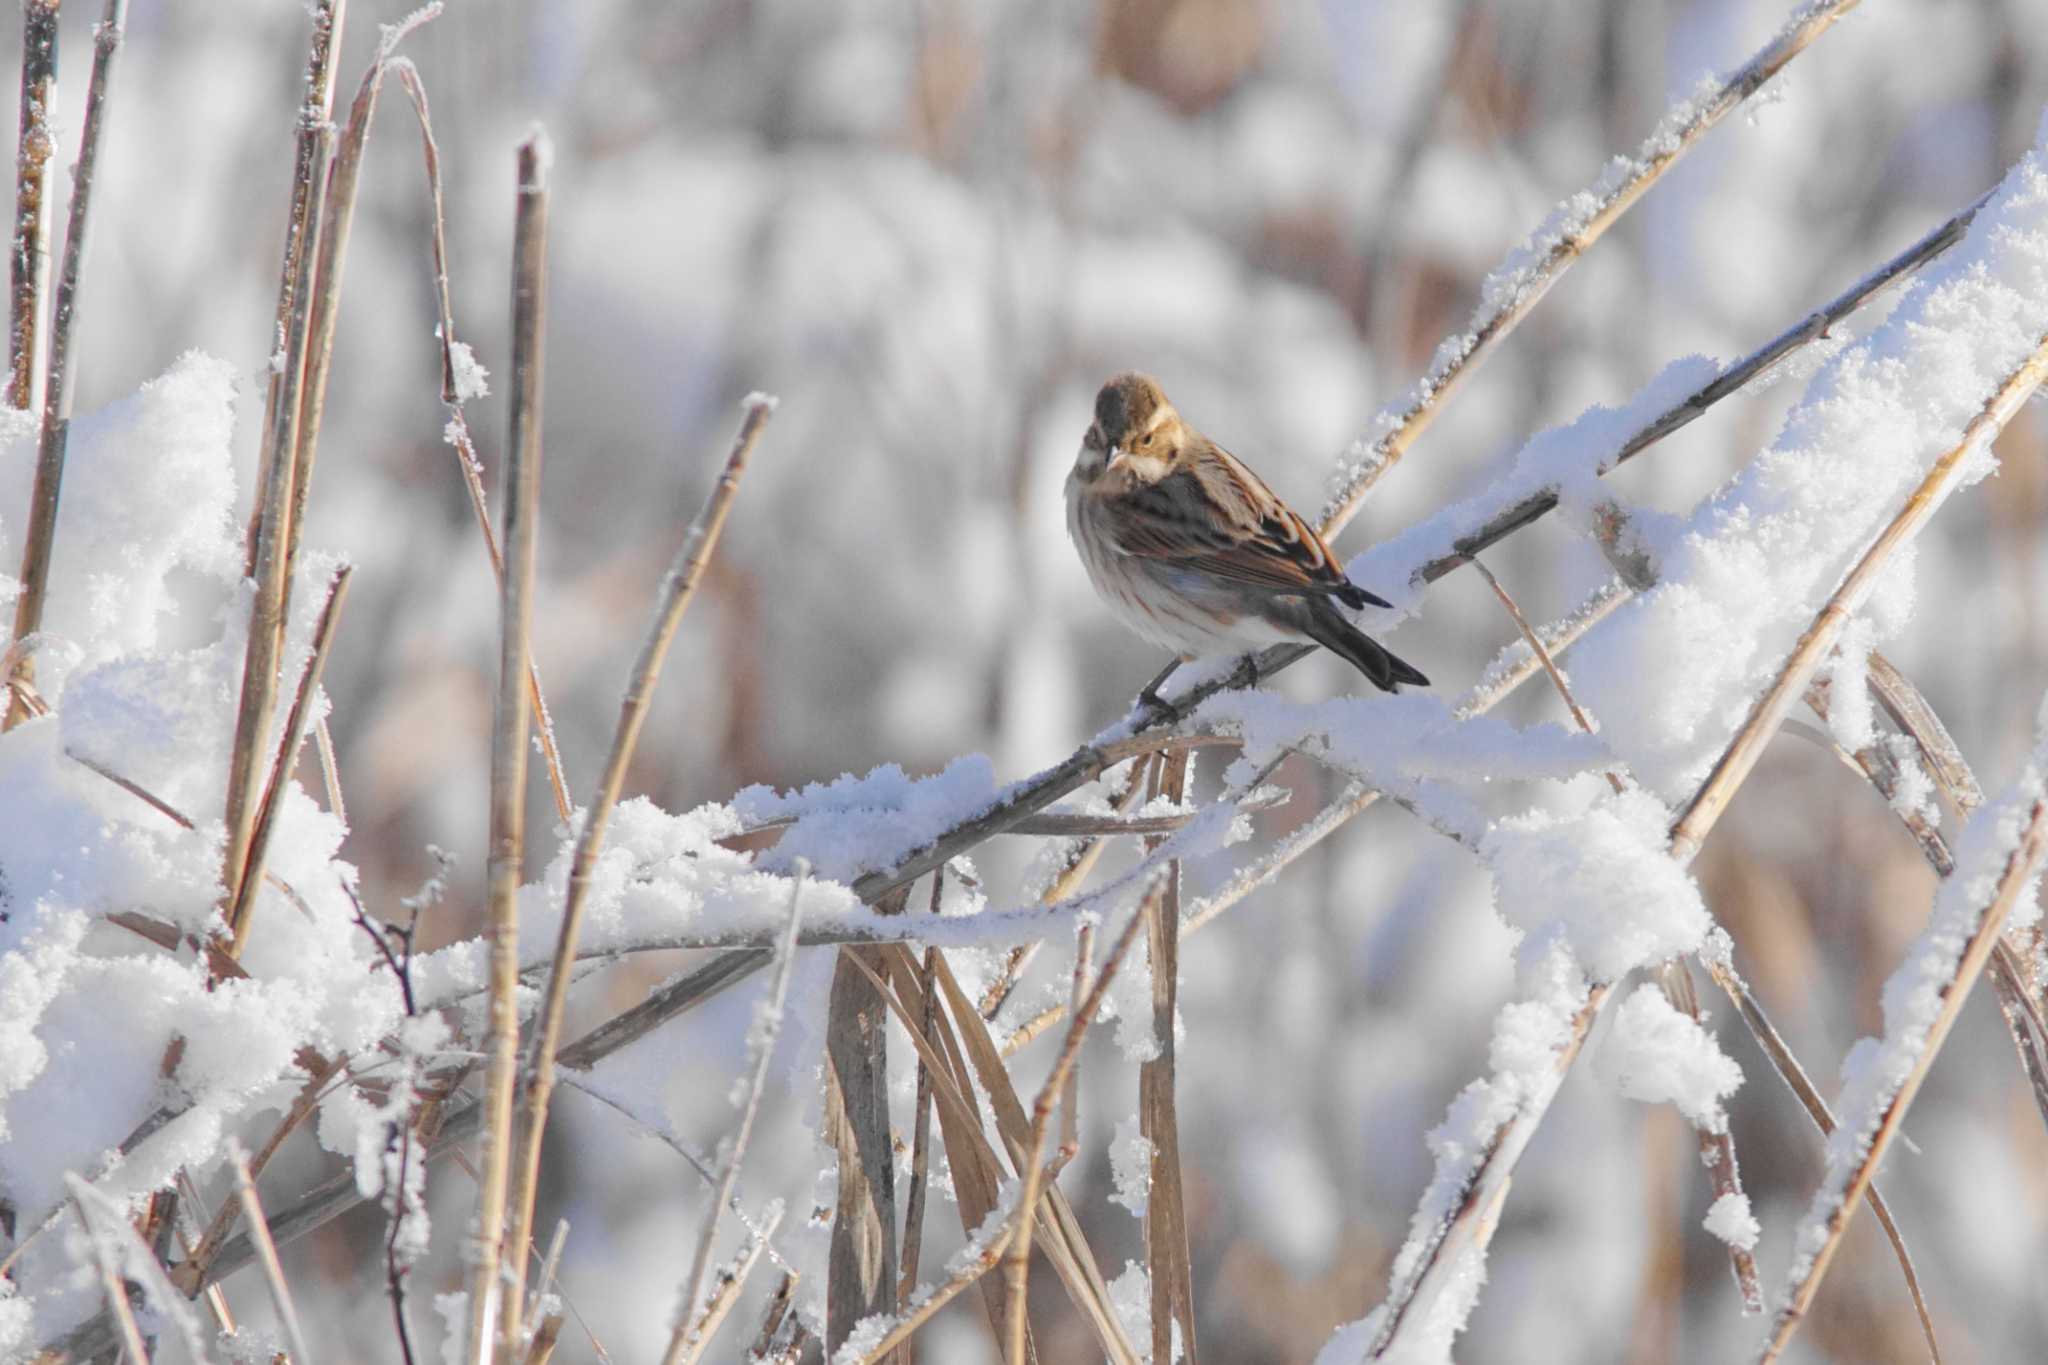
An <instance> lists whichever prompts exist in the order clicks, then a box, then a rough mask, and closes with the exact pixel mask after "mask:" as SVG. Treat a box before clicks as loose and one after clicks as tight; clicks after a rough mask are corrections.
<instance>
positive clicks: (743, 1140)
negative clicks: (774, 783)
mask: <svg viewBox="0 0 2048 1365" xmlns="http://www.w3.org/2000/svg"><path fill="white" fill-rule="evenodd" d="M713 535H714V536H715V535H716V532H715V531H714V532H713ZM650 681H651V679H650ZM809 874H810V869H809V867H808V866H807V865H805V864H804V863H803V862H802V861H801V860H799V861H798V863H797V868H796V877H795V879H794V880H793V881H792V882H791V884H790V888H789V923H788V925H787V927H785V928H784V929H783V931H782V942H781V943H779V944H777V945H776V948H775V959H776V970H775V982H774V984H773V985H772V986H770V987H769V989H768V998H767V1000H766V1002H765V1012H764V1013H762V1014H761V1015H760V1016H759V1019H760V1022H759V1025H758V1027H759V1028H760V1036H759V1037H758V1038H753V1037H750V1038H749V1039H748V1043H749V1045H750V1046H752V1047H753V1048H754V1073H753V1075H752V1076H750V1077H748V1078H747V1098H746V1102H745V1104H744V1105H743V1106H742V1107H741V1109H740V1126H739V1128H738V1129H737V1130H736V1131H735V1132H734V1133H733V1137H732V1150H731V1151H730V1153H728V1154H727V1156H726V1158H725V1167H724V1169H723V1170H721V1171H720V1172H719V1173H718V1184H717V1189H716V1191H715V1193H714V1194H713V1195H712V1197H711V1207H710V1208H709V1209H707V1210H706V1211H705V1214H704V1226H703V1228H702V1230H701V1231H699V1232H698V1234H697V1249H696V1251H695V1253H694V1254H693V1255H692V1256H691V1258H690V1274H689V1278H687V1279H686V1280H684V1281H683V1296H682V1299H681V1300H680V1301H679V1303H678V1305H677V1308H676V1322H675V1329H674V1331H673V1332H672V1333H671V1334H670V1336H669V1341H668V1350H667V1351H666V1352H664V1353H663V1355H662V1365H682V1362H683V1361H685V1360H694V1359H695V1358H696V1357H697V1356H698V1355H700V1354H701V1353H702V1352H703V1349H704V1347H705V1345H706V1344H707V1343H708V1341H709V1339H710V1333H711V1332H712V1331H715V1330H717V1328H716V1324H715V1323H713V1322H711V1321H710V1309H708V1308H707V1309H706V1310H705V1319H704V1320H703V1321H700V1322H698V1323H697V1324H696V1325H695V1326H694V1327H693V1325H692V1316H693V1315H694V1314H695V1313H696V1311H697V1300H698V1298H699V1297H701V1296H702V1295H703V1293H704V1276H705V1274H706V1272H707V1271H709V1270H710V1268H711V1245H712V1242H713V1241H714V1240H715V1239H716V1237H717V1235H718V1215H719V1212H720V1210H722V1209H723V1208H724V1207H725V1205H726V1204H727V1203H728V1202H729V1201H730V1200H731V1199H732V1198H733V1190H734V1188H735V1187H736V1186H737V1185H738V1184H739V1178H740V1163H741V1162H742V1161H744V1160H745V1159H746V1155H747V1143H748V1141H749V1140H751V1139H752V1137H753V1135H754V1120H755V1118H756V1116H758V1115H759V1113H760V1112H761V1093H762V1091H763V1090H765V1089H766V1088H767V1084H768V1063H769V1061H770V1060H771V1059H772V1058H773V1057H774V1055H775V1040H776V1039H777V1038H779V1037H781V1036H782V1019H783V1014H784V1011H785V1008H786V1006H787V1004H788V1001H789V978H790V974H791V973H792V972H793V971H794V970H795V967H796V931H797V925H798V924H799V923H800V922H801V921H802V919H803V909H802V904H801V902H802V899H803V888H804V882H805V881H807V880H808V879H809ZM755 1241H756V1243H757V1244H761V1243H765V1242H766V1241H767V1234H766V1233H757V1234H755ZM758 1254H759V1249H758V1245H757V1248H756V1251H755V1255H758ZM748 1264H749V1265H750V1266H751V1264H752V1259H751V1258H749V1260H748ZM728 1307H729V1305H728ZM720 1316H722V1314H721V1315H720Z"/></svg>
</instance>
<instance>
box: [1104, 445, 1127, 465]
mask: <svg viewBox="0 0 2048 1365" xmlns="http://www.w3.org/2000/svg"><path fill="white" fill-rule="evenodd" d="M1123 457H1124V452H1123V448H1122V447H1120V446H1111V447H1110V448H1109V459H1108V462H1107V463H1108V464H1115V463H1116V462H1117V461H1118V460H1121V459H1122V458H1123Z"/></svg>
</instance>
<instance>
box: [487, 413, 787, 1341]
mask: <svg viewBox="0 0 2048 1365" xmlns="http://www.w3.org/2000/svg"><path fill="white" fill-rule="evenodd" d="M774 410H775V405H774V400H773V399H770V398H765V397H762V396H760V395H758V394H757V395H755V396H753V397H752V398H750V399H748V401H747V404H746V416H745V419H744V420H743V421H742V422H741V424H740V432H739V436H738V437H737V438H736V439H735V440H734V442H733V447H732V453H731V454H730V455H728V456H727V457H726V462H725V469H724V470H723V472H722V473H720V475H719V477H718V482H717V483H716V484H714V485H713V486H712V490H711V496H710V498H709V499H708V500H707V501H706V502H705V504H704V510H703V511H701V512H699V513H698V514H697V519H696V521H694V522H692V523H691V525H690V530H689V533H688V534H687V535H686V536H685V537H684V538H683V544H682V548H680V549H679V550H677V551H676V557H675V560H674V562H673V563H671V564H670V565H669V570H668V574H667V576H666V577H665V578H664V579H663V580H662V587H661V597H660V599H659V601H658V602H657V603H656V606H655V611H654V617H653V619H652V620H651V621H650V622H649V623H648V627H647V638H646V640H645V641H644V642H643V643H642V644H641V646H640V657H639V658H638V660H636V661H635V663H634V665H633V671H632V673H631V675H630V676H629V677H628V679H627V682H626V694H625V696H624V698H623V699H622V700H621V701H620V702H619V723H618V727H617V729H615V730H614V731H613V732H612V745H611V752H610V753H609V754H608V755H607V756H606V758H605V765H604V773H603V775H602V776H601V777H600V778H599V779H598V783H597V792H596V794H595V795H594V796H592V797H591V801H590V806H589V808H588V809H587V810H585V812H584V814H583V827H582V829H581V830H579V831H578V832H577V836H576V852H575V856H574V858H573V860H572V862H571V863H570V867H569V889H568V894H567V898H566V901H565V903H564V905H563V907H562V926H561V930H560V933H559V936H558V937H557V939H556V941H555V960H554V969H553V970H552V971H551V972H550V973H549V974H548V985H547V992H546V994H545V996H544V997H543V998H542V1003H541V1008H540V1014H539V1016H538V1018H537V1020H536V1021H535V1023H536V1026H535V1028H534V1030H533V1041H532V1044H531V1045H530V1047H529V1048H528V1050H527V1062H526V1085H525V1099H526V1112H525V1124H524V1129H523V1136H522V1139H521V1142H520V1151H519V1159H518V1161H517V1162H516V1163H515V1165H514V1170H515V1171H516V1172H517V1173H518V1177H519V1185H518V1188H517V1190H516V1191H515V1192H514V1195H513V1198H512V1206H511V1208H512V1235H511V1243H510V1244H511V1246H512V1247H513V1248H515V1250H516V1249H517V1248H519V1247H523V1246H525V1245H526V1243H527V1241H528V1240H529V1238H530V1234H531V1230H532V1227H533V1203H534V1199H535V1197H536V1196H537V1194H538V1193H539V1189H540V1152H541V1143H542V1140H543V1138H544V1137H545V1135H546V1131H547V1121H548V1101H549V1100H550V1099H551V1098H552V1096H553V1094H554V1080H555V1078H554V1064H555V1049H556V1047H557V1045H558V1044H559V1043H560V1041H561V1036H562V1013H563V1011H564V1010H565V1009H566V1008H567V1006H568V1001H569V974H570V972H571V971H572V970H573V968H574V967H575V964H576V940H577V936H578V935H579V934H580V933H581V931H582V928H583V911H584V907H585V906H586V905H587V904H588V903H589V900H590V884H591V872H592V870H593V869H594V868H595V867H596V866H597V857H598V854H599V853H600V852H602V851H603V849H604V836H605V828H606V825H607V824H608V822H609V821H610V819H611V813H612V808H613V807H614V806H615V805H617V804H618V800H619V792H620V790H621V789H622V788H623V787H624V786H625V783H626V769H627V767H628V766H629V765H630V764H631V763H632V761H633V752H634V750H635V749H636V748H637V747H638V745H639V742H640V728H641V725H642V723H643V722H644V721H645V720H646V718H647V708H648V705H649V703H650V702H652V701H653V699H654V689H655V685H656V683H657V682H658V681H659V680H660V678H661V666H662V663H663V661H664V660H665V659H666V658H667V657H668V647H669V643H670V642H671V641H672V640H674V639H675V634H676V628H677V626H678V625H680V624H681V622H682V619H683V613H684V612H685V611H687V610H689V606H690V602H691V600H692V599H693V598H694V597H695V596H696V592H697V584H698V583H699V581H700V580H701V579H702V576H703V572H704V566H705V564H706V563H708V562H709V561H710V558H711V553H712V551H713V550H714V549H715V548H716V547H717V545H718V537H719V533H720V532H721V531H723V530H724V528H725V519H726V515H727V513H728V512H729V511H730V510H731V508H732V502H733V498H734V496H735V495H736V494H737V493H738V492H739V481H740V475H741V474H742V473H744V472H745V470H746V466H747V460H748V458H749V457H750V456H751V455H752V454H753V451H754V447H755V445H756V444H757V443H758V442H759V441H760V438H761V431H762V428H763V427H765V426H766V425H767V423H768V417H769V414H770V413H772V412H773V411H774ZM707 1254H708V1252H707ZM692 1302H694V1300H692ZM672 1350H673V1348H672Z"/></svg>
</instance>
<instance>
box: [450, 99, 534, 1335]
mask: <svg viewBox="0 0 2048 1365" xmlns="http://www.w3.org/2000/svg"><path fill="white" fill-rule="evenodd" d="M549 155H550V154H549V151H548V149H547V145H546V135H545V134H544V133H541V132H540V131H539V130H538V129H536V130H535V131H534V132H533V133H532V134H530V135H529V136H528V137H527V139H526V140H525V141H524V142H522V143H520V144H519V151H518V189H517V195H516V205H517V207H516V213H515V217H514V228H513V247H512V394H511V441H510V450H509V458H508V459H507V462H506V470H505V541H504V543H505V549H506V555H507V561H508V562H507V564H506V573H505V579H504V586H503V590H502V592H501V593H500V594H499V649H498V695H497V706H496V710H495V713H494V716H493V723H492V726H491V842H490V855H489V884H490V886H489V891H490V894H489V908H488V916H489V919H488V928H487V931H486V932H487V936H488V938H489V941H490V980H491V990H490V1024H489V1031H488V1034H487V1036H486V1040H485V1044H484V1055H485V1059H486V1060H485V1089H484V1123H483V1152H482V1158H481V1160H480V1161H479V1163H478V1165H479V1176H478V1180H477V1213H476V1221H475V1224H474V1237H475V1246H474V1251H473V1259H472V1262H471V1265H472V1275H471V1280H470V1300H469V1339H468V1354H467V1357H466V1358H467V1359H468V1360H469V1361H470V1362H471V1365H486V1363H487V1362H489V1361H491V1360H492V1359H494V1358H496V1359H501V1360H505V1361H510V1360H511V1359H513V1358H514V1356H515V1355H516V1354H517V1352H518V1337H519V1318H520V1309H521V1307H522V1303H521V1295H522V1292H523V1288H524V1282H525V1269H526V1249H525V1248H524V1247H523V1246H521V1247H511V1248H507V1247H506V1246H505V1245H504V1244H503V1243H504V1234H505V1210H506V1200H507V1198H508V1196H509V1194H510V1178H511V1166H512V1154H513V1144H514V1143H515V1142H516V1140H517V1134H516V1133H515V1132H514V1130H513V1099H514V1095H513V1092H514V1090H515V1089H516V1087H517V1084H518V1076H519V1004H518V989H519V883H520V880H521V861H522V855H523V853H524V851H525V842H526V744H527V736H528V733H529V721H530V716H529V714H528V707H527V693H526V660H527V654H528V649H529V640H530V638H531V633H532V620H533V578H534V568H533V561H534V548H535V540H536V533H537V531H538V529H539V528H538V521H539V516H540V505H539V502H540V461H541V370H542V364H543V359H544V354H543V349H542V348H543V344H544V336H545V324H546V309H547V220H548V192H547V163H548V158H549ZM494 1332H495V1334H496V1349H495V1351H494V1349H493V1344H492V1339H493V1333H494Z"/></svg>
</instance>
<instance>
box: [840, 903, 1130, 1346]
mask: <svg viewBox="0 0 2048 1365" xmlns="http://www.w3.org/2000/svg"><path fill="white" fill-rule="evenodd" d="M1147 899H1148V901H1149V900H1150V899H1151V898H1150V897H1148V898H1147ZM1146 918H1147V909H1146V907H1145V906H1140V907H1138V909H1136V910H1135V911H1133V913H1132V916H1131V918H1130V919H1129V920H1128V921H1127V922H1126V923H1125V925H1124V929H1123V932H1122V933H1121V934H1120V935H1119V936H1118V938H1117V941H1116V944H1115V945H1114V946H1113V947H1112V948H1111V950H1110V955H1109V957H1108V959H1107V960H1106V961H1105V962H1104V964H1103V970H1102V973H1101V975H1100V976H1098V977H1097V979H1096V982H1095V987H1094V989H1093V990H1092V991H1090V992H1089V995H1088V998H1087V1000H1086V1001H1085V1002H1084V1003H1083V1005H1082V1008H1081V1010H1080V1011H1079V1012H1078V1013H1077V1014H1076V1015H1075V1016H1074V1024H1073V1026H1072V1027H1070V1028H1069V1029H1068V1030H1067V1037H1066V1041H1065V1043H1064V1044H1063V1045H1062V1047H1061V1049H1060V1055H1059V1057H1058V1058H1057V1060H1055V1062H1054V1063H1053V1068H1052V1071H1051V1073H1050V1074H1049V1075H1048V1076H1047V1077H1046V1081H1045V1084H1044V1086H1043V1087H1041V1088H1040V1090H1039V1093H1038V1098H1037V1101H1036V1102H1035V1103H1034V1104H1033V1106H1032V1118H1031V1126H1030V1131H1029V1136H1028V1137H1027V1139H1026V1140H1025V1142H1024V1143H1023V1144H1022V1147H1021V1149H1020V1151H1019V1152H1018V1160H1017V1170H1018V1174H1019V1178H1020V1180H1021V1181H1022V1182H1023V1183H1022V1185H1021V1187H1020V1189H1019V1191H1018V1197H1017V1203H1016V1205H1015V1207H1014V1208H1013V1209H1012V1210H1011V1213H1010V1216H1009V1217H1008V1218H1007V1219H1006V1220H1005V1221H1004V1223H1003V1226H1002V1230H1001V1231H1000V1232H998V1233H997V1234H996V1235H995V1236H993V1237H991V1238H990V1239H989V1240H988V1242H987V1243H986V1244H985V1245H984V1247H983V1248H982V1251H981V1254H980V1255H979V1256H976V1257H974V1258H973V1259H972V1260H970V1261H969V1262H968V1263H967V1264H966V1265H964V1266H963V1267H962V1268H961V1269H960V1270H959V1271H957V1272H956V1273H955V1274H954V1275H952V1276H951V1277H949V1278H948V1279H947V1281H946V1283H945V1284H943V1285H941V1286H940V1287H939V1288H938V1289H937V1290H935V1291H934V1292H933V1293H932V1294H930V1295H929V1296H927V1297H926V1298H925V1299H924V1300H922V1301H921V1302H920V1303H919V1304H918V1305H917V1307H916V1308H914V1309H912V1310H911V1311H910V1312H909V1313H907V1314H905V1315H903V1316H902V1317H900V1318H899V1319H898V1321H897V1322H896V1323H895V1324H894V1325H893V1326H892V1327H891V1328H890V1330H889V1331H888V1333H887V1334H886V1335H884V1336H883V1338H882V1339H881V1340H880V1341H879V1342H877V1343H876V1344H875V1345H874V1346H872V1347H870V1348H869V1349H868V1351H867V1352H866V1354H864V1355H862V1356H861V1357H860V1360H861V1362H862V1365H870V1363H871V1362H875V1361H879V1360H881V1359H882V1358H883V1357H884V1356H886V1355H887V1354H888V1353H889V1352H890V1351H892V1350H894V1349H896V1348H897V1347H898V1346H900V1345H901V1344H903V1343H904V1342H905V1341H907V1340H909V1338H910V1336H911V1334H912V1333H914V1332H916V1331H917V1330H918V1329H919V1328H920V1327H922V1326H923V1325H924V1324H925V1323H926V1322H927V1321H929V1320H930V1318H931V1317H932V1315H933V1314H934V1313H936V1312H937V1311H938V1310H939V1309H940V1308H942V1307H944V1306H945V1305H946V1303H948V1302H949V1301H950V1300H951V1299H952V1298H953V1297H954V1296H955V1295H957V1294H958V1293H959V1292H960V1291H961V1290H963V1289H965V1288H967V1287H968V1286H969V1285H971V1284H973V1283H975V1282H976V1281H977V1280H979V1279H980V1278H981V1277H982V1276H983V1275H985V1274H987V1273H988V1272H989V1271H990V1270H992V1269H994V1268H995V1267H996V1266H997V1265H998V1264H1001V1265H1002V1266H1003V1267H1004V1273H1005V1277H1006V1280H1007V1282H1008V1300H1007V1306H1006V1310H1005V1313H1004V1324H1005V1334H1004V1336H1003V1338H1002V1340H1003V1343H1004V1351H1005V1357H1004V1358H1005V1360H1007V1361H1008V1362H1010V1365H1019V1363H1020V1362H1022V1361H1024V1360H1026V1359H1027V1358H1028V1357H1027V1354H1026V1352H1027V1344H1026V1343H1027V1340H1028V1332H1029V1321H1030V1318H1029V1314H1028V1312H1027V1306H1028V1305H1027V1300H1026V1293H1025V1291H1026V1285H1027V1280H1026V1276H1027V1274H1028V1271H1029V1266H1030V1252H1031V1240H1032V1235H1031V1228H1032V1224H1033V1222H1034V1220H1035V1216H1036V1208H1037V1204H1038V1199H1039V1189H1040V1185H1041V1183H1042V1182H1043V1180H1044V1176H1045V1171H1044V1167H1043V1165H1042V1164H1041V1157H1042V1156H1043V1154H1044V1150H1045V1137H1046V1131H1047V1128H1048V1126H1049V1124H1050V1122H1051V1117H1052V1109H1053V1102H1054V1099H1055V1098H1056V1097H1057V1096H1058V1094H1059V1092H1060V1090H1061V1088H1062V1087H1063V1085H1064V1083H1065V1081H1066V1077H1067V1074H1068V1072H1069V1070H1070V1069H1071V1068H1072V1066H1073V1065H1074V1061H1075V1058H1076V1057H1078V1056H1079V1054H1080V1049H1081V1042H1082V1039H1083V1038H1085V1037H1086V1035H1087V1032H1088V1028H1089V1026H1090V1025H1091V1024H1092V1023H1093V1022H1094V1019H1095V1015H1096V1012H1097V1011H1098V1010H1099V1009H1100V1008H1101V1006H1102V1001H1103V998H1104V995H1105V993H1106V992H1107V990H1108V987H1109V983H1110V981H1111V980H1112V979H1113V978H1114V977H1115V975H1116V972H1117V969H1118V968H1119V967H1120V966H1121V965H1122V963H1123V959H1124V957H1125V955H1126V954H1127V953H1128V952H1129V950H1130V947H1131V945H1132V943H1134V942H1135V941H1136V940H1137V931H1138V929H1139V928H1140V927H1141V926H1142V925H1143V924H1144V923H1145V921H1146ZM876 985H877V986H878V987H880V985H881V983H880V982H879V981H877V982H876ZM885 994H886V992H885ZM898 1008H899V1010H900V1009H901V1005H900V1003H899V1004H898ZM955 1012H956V1013H957V1012H958V1006H957V1002H956V1005H955Z"/></svg>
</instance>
